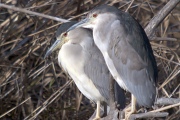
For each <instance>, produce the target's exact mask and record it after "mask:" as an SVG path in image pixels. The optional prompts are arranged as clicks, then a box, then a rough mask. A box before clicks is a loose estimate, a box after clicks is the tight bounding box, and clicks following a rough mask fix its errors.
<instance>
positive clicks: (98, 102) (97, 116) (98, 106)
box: [93, 101, 101, 120]
mask: <svg viewBox="0 0 180 120" xmlns="http://www.w3.org/2000/svg"><path fill="white" fill-rule="evenodd" d="M100 118H101V117H100V101H97V109H96V117H95V118H94V119H93V120H99V119H100Z"/></svg>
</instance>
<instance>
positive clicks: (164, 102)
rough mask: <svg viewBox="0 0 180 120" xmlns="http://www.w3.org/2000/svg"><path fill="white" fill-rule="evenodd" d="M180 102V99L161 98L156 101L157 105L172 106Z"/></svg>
mask: <svg viewBox="0 0 180 120" xmlns="http://www.w3.org/2000/svg"><path fill="white" fill-rule="evenodd" d="M179 102H180V98H159V99H157V101H156V103H155V104H156V105H172V104H177V103H179Z"/></svg>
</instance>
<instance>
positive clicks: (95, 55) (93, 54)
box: [84, 40, 110, 102]
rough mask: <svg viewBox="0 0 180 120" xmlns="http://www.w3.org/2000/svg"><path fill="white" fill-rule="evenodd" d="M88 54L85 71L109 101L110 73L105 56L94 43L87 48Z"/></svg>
mask: <svg viewBox="0 0 180 120" xmlns="http://www.w3.org/2000/svg"><path fill="white" fill-rule="evenodd" d="M92 41H93V40H92ZM89 45H90V44H89ZM86 55H88V57H87V59H86V62H85V63H86V65H85V66H84V72H85V74H86V75H87V76H88V77H89V78H90V79H91V80H92V82H93V83H94V85H95V86H96V88H97V89H98V90H99V92H100V93H101V95H102V96H104V97H105V98H106V100H107V101H109V92H110V91H109V85H110V73H109V70H108V68H107V66H106V63H105V61H104V58H103V56H102V54H101V52H100V51H99V49H98V48H97V47H96V46H95V45H94V43H92V44H91V47H90V48H89V49H88V50H86ZM107 101H106V102H107Z"/></svg>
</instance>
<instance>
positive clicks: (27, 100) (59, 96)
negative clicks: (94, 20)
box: [0, 0, 180, 120]
mask: <svg viewBox="0 0 180 120" xmlns="http://www.w3.org/2000/svg"><path fill="white" fill-rule="evenodd" d="M167 1H168V0H146V1H144V0H135V1H134V2H133V3H132V5H131V6H130V8H129V9H128V12H129V13H130V14H131V15H132V16H134V17H135V18H136V19H137V20H138V21H139V22H140V24H141V25H142V26H143V27H144V28H145V27H146V26H147V24H148V22H149V21H150V20H151V19H152V17H153V16H154V15H156V13H157V12H158V11H160V10H161V9H162V8H163V6H164V5H165V4H166V3H167ZM1 2H2V3H4V4H6V5H13V6H16V7H19V8H25V9H27V10H30V11H34V12H38V13H43V14H46V15H51V16H56V17H61V18H63V19H66V20H80V19H82V18H83V17H84V15H85V14H86V12H88V11H89V10H91V9H92V8H93V7H95V6H97V5H100V4H104V3H108V4H110V5H113V6H116V7H118V8H119V9H121V10H123V11H125V10H126V9H127V8H128V6H129V4H130V3H131V1H127V0H105V1H103V0H50V1H44V0H19V1H16V0H8V1H6V0H1ZM60 24H61V23H60V22H57V21H55V20H52V19H47V18H43V17H39V16H38V15H31V14H26V13H22V12H17V11H13V10H11V9H6V8H2V7H0V119H3V120H6V119H8V120H20V119H42V120H47V119H54V120H61V119H69V120H72V119H78V120H85V119H88V118H89V117H90V116H91V115H92V113H93V111H94V109H95V108H94V107H92V104H91V103H90V102H89V100H88V99H87V98H85V97H84V96H82V95H81V93H80V92H79V91H78V90H77V88H76V86H75V85H74V83H73V82H72V81H71V79H70V78H69V77H67V75H66V74H65V73H64V72H63V71H62V70H61V69H60V67H59V66H58V64H57V53H54V54H53V55H52V56H51V57H50V59H44V58H43V57H44V54H45V52H46V50H47V49H48V47H49V46H50V45H51V44H52V43H53V42H54V40H55V33H56V29H57V27H58V26H59V25H60ZM152 36H153V38H152V40H151V45H152V48H153V50H154V55H155V57H156V60H157V63H158V70H159V82H158V92H159V95H158V97H159V98H161V97H166V98H179V97H180V80H179V79H180V75H179V73H180V58H179V55H180V49H179V43H180V42H179V40H180V5H177V6H176V7H175V8H174V10H172V11H171V13H170V14H169V15H168V16H167V17H166V18H165V19H164V20H163V21H162V22H161V24H160V25H159V26H158V27H157V28H156V30H155V31H154V34H153V35H152ZM127 101H128V103H129V102H130V98H129V97H128V98H127ZM157 107H158V108H163V107H165V106H157ZM158 108H157V109H158ZM163 111H164V110H163ZM165 111H166V112H169V116H168V117H167V118H166V119H169V120H172V119H177V120H179V119H180V109H179V107H171V108H170V109H168V110H165Z"/></svg>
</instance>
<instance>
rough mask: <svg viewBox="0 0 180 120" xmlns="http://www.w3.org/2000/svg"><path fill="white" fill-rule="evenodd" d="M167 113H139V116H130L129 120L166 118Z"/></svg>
mask: <svg viewBox="0 0 180 120" xmlns="http://www.w3.org/2000/svg"><path fill="white" fill-rule="evenodd" d="M168 115H169V113H167V112H156V113H154V112H147V113H139V114H132V115H131V116H130V118H129V120H135V119H137V118H139V119H142V118H146V119H147V118H153V117H166V116H168Z"/></svg>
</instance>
